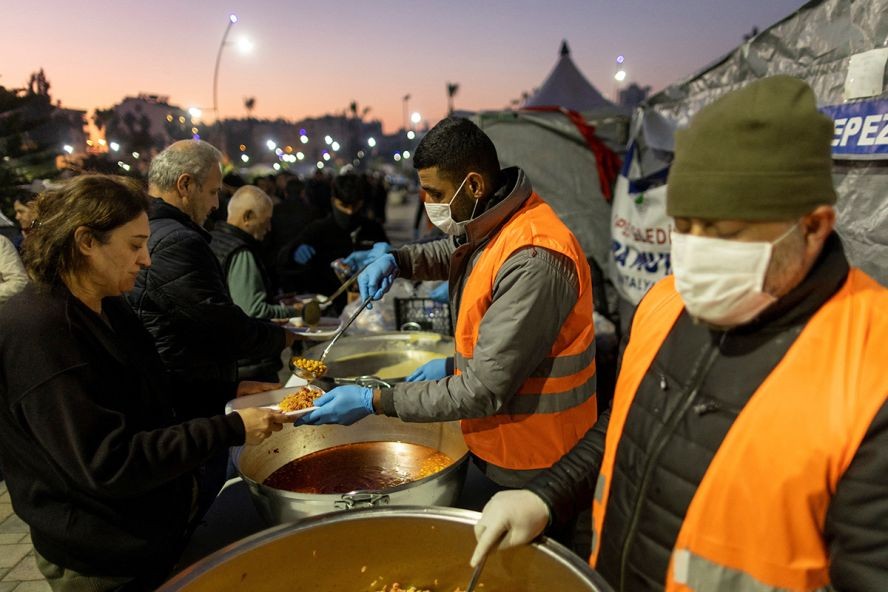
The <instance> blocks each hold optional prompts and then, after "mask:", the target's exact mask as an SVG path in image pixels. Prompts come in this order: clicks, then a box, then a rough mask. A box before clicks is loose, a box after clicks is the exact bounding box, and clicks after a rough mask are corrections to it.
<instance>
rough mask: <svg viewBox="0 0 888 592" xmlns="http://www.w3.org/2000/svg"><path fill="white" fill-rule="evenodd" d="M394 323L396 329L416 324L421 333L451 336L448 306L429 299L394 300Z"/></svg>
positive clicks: (451, 328) (451, 329)
mask: <svg viewBox="0 0 888 592" xmlns="http://www.w3.org/2000/svg"><path fill="white" fill-rule="evenodd" d="M395 322H396V324H397V327H398V329H401V328H402V327H404V325H405V324H406V323H416V324H417V325H419V327H420V328H421V329H422V330H423V331H433V332H435V333H440V334H441V335H453V327H452V325H451V323H450V305H449V304H448V303H446V302H438V301H437V300H432V299H431V298H395Z"/></svg>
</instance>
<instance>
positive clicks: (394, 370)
mask: <svg viewBox="0 0 888 592" xmlns="http://www.w3.org/2000/svg"><path fill="white" fill-rule="evenodd" d="M324 347H326V344H325V343H322V344H319V345H316V346H314V347H311V348H309V349H307V350H306V351H305V353H304V356H305V357H307V358H312V359H315V360H316V359H319V358H320V357H321V352H323V351H324ZM453 352H454V346H453V338H452V337H447V336H445V335H439V334H438V333H429V332H424V331H393V332H388V333H377V334H374V335H354V336H352V335H349V336H343V337H342V338H341V339H340V340H339V341H337V342H336V344H335V345H334V346H333V348H332V349H330V353H328V354H327V358H326V360H325V361H326V362H327V375H328V376H332V377H336V378H357V377H361V376H376V377H378V378H381V379H383V380H385V381H388V382H397V381H400V380H404V378H406V377H407V376H409V375H410V374H411V373H412V372H413V371H414V370H416V369H417V368H419V367H420V366H422V365H423V364H425V363H426V362H428V361H429V360H432V359H435V358H445V357H447V356H452V355H453Z"/></svg>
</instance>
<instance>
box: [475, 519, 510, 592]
mask: <svg viewBox="0 0 888 592" xmlns="http://www.w3.org/2000/svg"><path fill="white" fill-rule="evenodd" d="M505 537H506V531H504V532H503V533H502V534H501V535H499V536H498V537H497V539H496V541H494V543H493V545H491V547H490V549H488V550H487V553H485V554H484V555H482V556H481V561H479V562H478V565H476V566H475V569H473V570H472V577H471V579H469V585H468V586H466V592H473V591H474V590H475V586H477V585H478V580H480V579H481V570H482V569H484V564H485V563H487V558H488V557H489V556H490V554H491V553H493V551H494V550H495V549H496V548H497V547H498V546H499V544H500V543H501V542H503V539H504V538H505Z"/></svg>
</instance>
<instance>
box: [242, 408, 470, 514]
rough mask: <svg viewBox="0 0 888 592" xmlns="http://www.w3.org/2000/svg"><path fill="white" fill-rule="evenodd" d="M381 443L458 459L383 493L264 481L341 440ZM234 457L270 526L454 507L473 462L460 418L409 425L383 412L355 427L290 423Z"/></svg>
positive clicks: (243, 449)
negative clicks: (403, 508)
mask: <svg viewBox="0 0 888 592" xmlns="http://www.w3.org/2000/svg"><path fill="white" fill-rule="evenodd" d="M380 441H382V442H407V443H411V444H421V445H423V446H428V447H430V448H434V449H435V450H439V451H441V452H443V453H444V454H446V455H447V456H449V457H450V458H452V459H454V463H453V464H452V465H450V466H449V467H447V468H445V469H444V470H442V471H439V472H437V473H434V474H432V475H429V476H428V477H426V478H424V479H420V480H418V481H412V482H410V483H406V484H404V485H401V486H398V487H393V488H390V489H383V490H380V491H352V492H342V493H340V494H312V493H294V492H291V491H284V490H281V489H275V488H272V487H267V486H265V485H263V484H262V482H263V481H265V479H266V478H267V477H268V476H269V475H271V474H272V473H273V472H274V471H276V470H277V469H279V468H280V467H282V466H283V465H285V464H287V463H288V462H290V461H292V460H294V459H297V458H300V457H303V456H305V455H307V454H311V453H312V452H317V451H319V450H324V449H327V448H332V447H333V446H339V445H342V444H353V443H356V442H380ZM232 457H233V459H234V463H235V465H236V466H237V469H238V471H239V472H240V474H241V477H243V479H244V481H245V482H246V483H247V486H248V487H249V489H250V495H251V497H252V499H253V502H254V504H255V505H256V508H257V509H258V511H259V514H260V515H261V516H262V517H263V518H264V519H265V520H266V521H267V522H268V523H269V524H281V523H285V522H294V521H296V520H301V519H303V518H305V517H307V516H314V515H317V514H323V513H326V512H333V511H335V510H343V509H351V508H356V507H363V506H368V505H389V504H391V505H425V506H449V505H452V504H454V503H456V500H457V498H458V497H459V494H460V491H461V490H462V484H463V481H464V479H465V475H466V470H467V469H468V460H469V454H468V448H466V443H465V441H464V440H463V436H462V431H461V430H460V428H459V423H458V422H444V423H440V422H439V423H406V422H403V421H401V420H400V419H397V418H394V417H385V416H381V415H371V416H368V417H365V418H364V419H362V420H361V421H359V422H357V423H355V424H353V425H350V426H340V425H322V426H300V427H298V428H290V427H286V428H284V429H283V430H281V431H280V432H275V433H274V434H273V435H272V436H271V437H270V438H268V439H267V440H265V442H263V443H262V444H259V445H257V446H241V447H238V448H236V449H234V451H233V453H232Z"/></svg>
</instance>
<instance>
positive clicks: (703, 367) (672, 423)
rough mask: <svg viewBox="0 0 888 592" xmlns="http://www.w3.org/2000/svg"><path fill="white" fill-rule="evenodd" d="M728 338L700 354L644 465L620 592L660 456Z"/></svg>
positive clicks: (622, 554) (623, 554)
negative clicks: (676, 404)
mask: <svg viewBox="0 0 888 592" xmlns="http://www.w3.org/2000/svg"><path fill="white" fill-rule="evenodd" d="M726 335H727V332H725V333H722V335H721V338H720V339H719V342H718V346H714V345H712V343H711V342H710V344H709V345H707V346H706V347H705V348H704V349H703V351H702V352H701V353H700V356H699V357H698V358H697V362H696V364H695V367H694V371H693V373H692V375H691V376H692V379H691V382H690V385H689V387H688V388H687V389H686V390H685V392H684V397H685V398H684V400H683V401H682V402H681V403H680V404H679V405H678V406H677V407H676V408H675V409H674V410H673V411H672V414H671V415H670V416H669V417H667V418H666V422H665V423H664V424H663V425H662V426H661V427H660V429H658V430H657V432H656V434H654V437H653V438H651V441H652V442H653V446H652V447H651V453H650V455H649V456H648V458H647V461H646V462H645V464H644V471H643V472H642V474H641V485H639V487H638V492H637V493H636V495H635V503H634V504H633V505H632V514H631V515H630V518H629V528H628V529H627V531H626V539H625V540H624V541H623V548H622V550H621V552H620V587H619V590H620V592H624V591H625V585H626V566H627V558H628V557H629V549H630V548H631V547H632V543H633V542H634V540H635V532H636V530H637V529H638V520H639V518H640V515H641V506H642V503H643V502H644V499H645V495H646V494H647V490H648V487H649V486H650V482H651V474H652V473H653V469H654V465H655V463H656V461H657V459H658V458H659V457H660V454H661V453H662V452H663V448H665V447H666V443H667V442H668V441H669V438H670V436H671V435H672V433H673V432H674V431H675V428H676V426H677V425H678V422H679V421H681V418H682V417H684V415H685V413H687V411H688V409H689V408H690V407H691V405H693V403H694V400H695V399H696V398H697V394H698V393H699V391H700V385H701V384H702V382H703V379H704V378H705V377H706V375H707V374H708V373H709V370H710V368H712V364H713V363H715V360H716V358H718V354H719V347H720V346H721V345H722V343H723V342H724V340H725V336H726ZM664 378H665V377H663V376H662V375H661V380H664ZM661 388H662V386H661ZM663 390H666V389H663ZM602 526H603V525H602Z"/></svg>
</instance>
